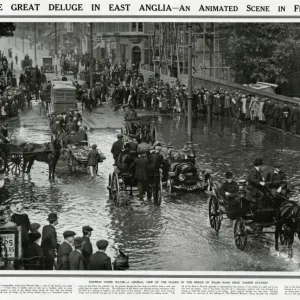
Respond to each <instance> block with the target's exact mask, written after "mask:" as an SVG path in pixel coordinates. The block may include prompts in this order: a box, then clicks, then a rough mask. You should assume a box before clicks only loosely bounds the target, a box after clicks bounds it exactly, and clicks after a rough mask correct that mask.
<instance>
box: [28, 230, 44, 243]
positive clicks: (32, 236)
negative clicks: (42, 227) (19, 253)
mask: <svg viewBox="0 0 300 300" xmlns="http://www.w3.org/2000/svg"><path fill="white" fill-rule="evenodd" d="M41 236H42V235H41V234H40V233H39V232H38V231H36V232H31V233H29V234H28V237H29V239H30V240H31V241H32V242H35V241H36V240H38V239H39V238H41Z"/></svg>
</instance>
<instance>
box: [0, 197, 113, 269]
mask: <svg viewBox="0 0 300 300" xmlns="http://www.w3.org/2000/svg"><path fill="white" fill-rule="evenodd" d="M10 209H11V213H9V212H8V211H7V209H6V208H5V207H4V206H1V207H0V228H1V227H2V228H6V229H7V228H13V227H15V226H20V227H21V238H22V253H23V256H22V261H21V262H18V263H19V264H20V265H19V266H18V267H19V268H24V269H25V270H53V269H56V270H78V271H81V270H95V271H96V270H99V271H100V270H112V269H113V265H112V262H111V259H110V257H109V256H107V254H106V253H105V251H106V249H107V247H108V242H107V241H106V240H104V239H101V240H98V241H97V242H96V249H97V250H96V251H94V249H95V247H93V245H92V243H91V241H90V237H91V235H92V232H93V228H91V227H90V226H83V227H82V236H81V237H80V236H78V237H75V236H77V235H76V233H75V232H74V231H71V230H66V231H64V233H63V239H64V240H63V242H62V243H59V239H58V237H57V232H56V226H57V224H58V215H57V214H56V213H54V212H52V213H50V214H49V215H48V218H47V221H48V224H47V225H45V226H43V227H42V226H41V225H40V224H38V223H31V222H30V219H29V216H28V215H27V214H26V213H25V212H24V209H23V205H22V204H21V203H18V204H16V205H15V206H14V207H11V208H10ZM1 247H2V246H1ZM1 249H3V247H2V248H1ZM2 255H3V253H2ZM2 257H4V255H3V256H2ZM114 266H115V267H114V269H117V265H116V264H114Z"/></svg>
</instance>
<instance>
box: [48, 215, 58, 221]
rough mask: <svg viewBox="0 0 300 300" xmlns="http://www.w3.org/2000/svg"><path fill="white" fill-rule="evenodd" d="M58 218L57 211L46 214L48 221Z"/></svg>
mask: <svg viewBox="0 0 300 300" xmlns="http://www.w3.org/2000/svg"><path fill="white" fill-rule="evenodd" d="M57 219H58V217H57V213H50V214H49V215H48V219H47V220H48V221H50V222H51V221H56V220H57Z"/></svg>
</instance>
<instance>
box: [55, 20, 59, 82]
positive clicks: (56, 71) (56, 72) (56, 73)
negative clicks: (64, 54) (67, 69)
mask: <svg viewBox="0 0 300 300" xmlns="http://www.w3.org/2000/svg"><path fill="white" fill-rule="evenodd" d="M54 34H55V36H54V41H55V45H54V47H55V49H54V52H55V58H54V59H55V75H56V76H58V70H57V23H54Z"/></svg>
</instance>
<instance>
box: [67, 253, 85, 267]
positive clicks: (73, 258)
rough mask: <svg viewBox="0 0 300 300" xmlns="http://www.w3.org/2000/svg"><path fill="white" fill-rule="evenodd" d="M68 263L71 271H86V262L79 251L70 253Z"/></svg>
mask: <svg viewBox="0 0 300 300" xmlns="http://www.w3.org/2000/svg"><path fill="white" fill-rule="evenodd" d="M69 261H70V269H71V270H87V262H86V260H85V258H84V256H83V255H82V254H81V253H80V252H79V251H77V250H74V251H72V252H71V253H70V255H69Z"/></svg>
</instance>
